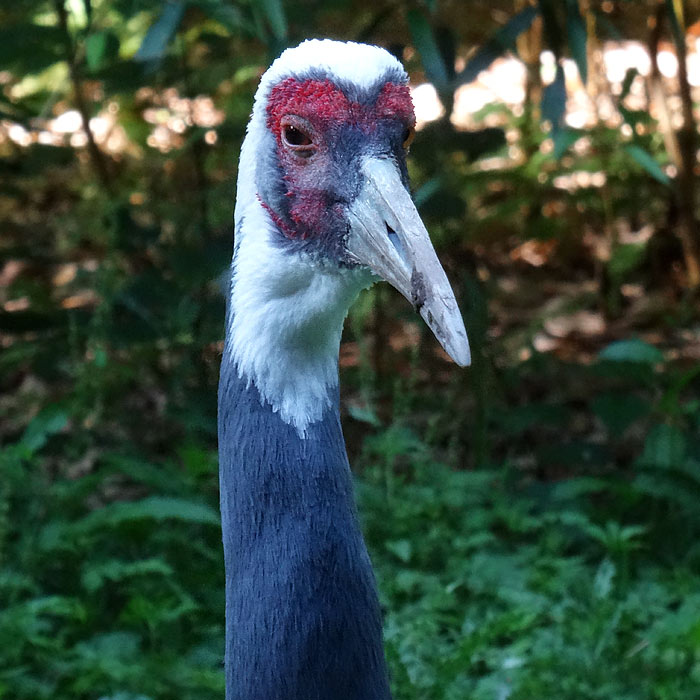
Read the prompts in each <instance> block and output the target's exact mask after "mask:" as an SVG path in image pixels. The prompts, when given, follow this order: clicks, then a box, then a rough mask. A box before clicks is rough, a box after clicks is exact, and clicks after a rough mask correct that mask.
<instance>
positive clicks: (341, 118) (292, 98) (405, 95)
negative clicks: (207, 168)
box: [267, 78, 416, 140]
mask: <svg viewBox="0 0 700 700" xmlns="http://www.w3.org/2000/svg"><path fill="white" fill-rule="evenodd" d="M286 114H296V115H298V116H300V117H303V118H304V119H308V120H309V121H311V122H312V123H314V122H319V121H321V122H322V121H324V120H333V121H336V122H345V123H356V124H364V125H366V126H367V127H368V128H370V129H371V128H372V127H373V125H374V124H376V122H377V120H378V119H397V120H399V121H402V122H404V123H405V124H406V126H409V127H413V126H415V123H416V117H415V114H414V112H413V101H412V100H411V92H410V90H409V89H408V86H407V85H397V84H396V83H385V84H384V86H383V87H382V89H381V92H380V93H379V96H378V97H377V101H376V102H375V103H374V104H373V105H361V104H359V103H358V102H351V101H350V100H349V99H348V98H347V97H346V96H345V94H344V93H343V91H342V90H341V89H340V88H338V87H336V86H335V85H333V83H332V82H331V81H330V80H304V81H301V82H299V81H298V80H297V79H296V78H287V79H286V80H283V81H282V82H281V83H278V84H277V85H275V87H274V88H272V90H271V91H270V96H269V97H268V99H267V128H268V129H270V131H272V133H273V134H275V135H276V136H277V139H278V140H279V139H280V129H279V124H280V120H281V119H282V117H283V116H285V115H286Z"/></svg>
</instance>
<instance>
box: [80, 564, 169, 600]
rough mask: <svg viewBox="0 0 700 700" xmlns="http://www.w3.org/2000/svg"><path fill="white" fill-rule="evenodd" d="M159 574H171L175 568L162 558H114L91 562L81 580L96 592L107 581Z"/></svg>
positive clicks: (91, 591)
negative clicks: (126, 559) (132, 559)
mask: <svg viewBox="0 0 700 700" xmlns="http://www.w3.org/2000/svg"><path fill="white" fill-rule="evenodd" d="M149 574H158V575H160V576H171V575H172V574H173V569H172V568H171V567H170V566H169V565H168V564H167V563H166V562H165V561H163V560H162V559H158V558H151V559H142V560H141V561H129V562H127V561H121V560H119V559H112V560H110V561H106V562H100V563H99V564H90V565H88V566H87V567H86V568H85V570H84V571H83V574H82V577H81V580H82V584H83V586H84V587H85V590H86V591H87V592H88V593H94V592H95V591H97V590H99V589H100V588H102V586H103V585H104V584H105V583H106V582H107V581H123V580H124V579H127V578H132V577H133V576H147V575H149Z"/></svg>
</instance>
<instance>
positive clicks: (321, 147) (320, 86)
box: [261, 78, 416, 239]
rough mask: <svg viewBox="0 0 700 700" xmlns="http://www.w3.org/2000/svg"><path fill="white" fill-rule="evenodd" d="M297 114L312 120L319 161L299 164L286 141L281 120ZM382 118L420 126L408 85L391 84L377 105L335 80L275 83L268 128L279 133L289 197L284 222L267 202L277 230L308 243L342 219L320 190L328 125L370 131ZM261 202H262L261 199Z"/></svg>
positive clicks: (276, 137)
mask: <svg viewBox="0 0 700 700" xmlns="http://www.w3.org/2000/svg"><path fill="white" fill-rule="evenodd" d="M287 115H295V116H297V117H301V118H302V119H304V120H306V121H308V123H309V124H310V125H311V127H312V128H313V130H314V132H315V136H316V138H314V142H315V148H316V149H317V151H318V154H317V155H318V156H319V157H320V158H317V159H316V162H314V163H312V162H311V161H309V162H308V163H307V162H304V161H300V160H299V158H297V157H295V156H294V154H292V153H290V152H289V151H288V149H287V148H285V146H284V144H283V142H282V130H283V129H282V127H281V124H280V122H281V120H282V119H283V118H284V117H285V116H287ZM383 120H394V121H398V122H400V123H402V124H403V125H405V127H407V128H413V127H414V126H415V122H416V119H415V115H414V111H413V102H412V100H411V93H410V90H409V89H408V86H406V85H397V84H396V83H392V82H387V83H385V84H384V85H383V87H382V89H381V91H380V92H379V95H378V96H377V99H376V101H375V102H374V104H371V105H365V104H360V103H358V102H352V101H351V100H349V99H348V98H347V96H346V95H345V94H344V93H343V91H342V90H340V88H338V87H336V86H335V85H334V84H333V83H332V82H331V81H330V80H303V81H298V80H297V79H296V78H287V79H286V80H283V81H282V82H280V83H279V84H277V85H275V87H274V88H272V90H271V91H270V95H269V97H268V101H267V128H268V129H270V131H271V132H272V133H273V134H274V135H275V139H276V141H277V149H278V153H279V157H280V162H281V164H282V166H283V168H284V170H285V175H284V179H285V182H286V186H287V191H286V193H285V195H286V196H287V197H289V198H290V200H291V201H290V208H289V218H290V221H287V220H285V219H284V218H283V217H281V216H280V215H279V214H278V213H277V212H275V211H273V209H272V207H270V206H269V205H268V204H267V203H265V202H262V204H263V206H264V207H265V209H266V210H267V211H268V213H269V214H270V216H271V218H272V220H273V222H274V223H275V225H276V226H277V227H278V229H279V230H280V231H281V232H282V233H283V234H284V235H285V236H286V237H288V238H296V239H306V238H308V237H309V236H311V235H312V233H313V232H314V231H318V230H320V229H321V228H322V226H323V222H324V221H326V222H327V221H328V218H329V217H336V218H337V217H340V216H342V210H341V209H340V207H339V206H338V205H335V206H334V205H330V206H329V202H328V200H327V197H326V194H325V193H324V191H323V190H320V189H318V185H317V183H318V168H322V167H323V154H324V151H325V149H326V144H325V142H324V139H323V134H324V131H325V129H326V128H327V126H328V124H330V123H334V124H353V125H356V126H359V127H360V128H361V129H363V130H364V131H366V132H367V133H370V132H371V131H372V130H374V129H376V128H377V124H378V122H380V121H383ZM261 201H262V200H261Z"/></svg>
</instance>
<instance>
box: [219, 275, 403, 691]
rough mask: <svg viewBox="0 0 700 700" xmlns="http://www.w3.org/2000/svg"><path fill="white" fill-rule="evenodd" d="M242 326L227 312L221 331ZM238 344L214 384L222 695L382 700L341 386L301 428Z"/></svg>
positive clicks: (379, 652)
mask: <svg viewBox="0 0 700 700" xmlns="http://www.w3.org/2000/svg"><path fill="white" fill-rule="evenodd" d="M239 269H240V268H239ZM237 292H238V290H237V288H236V285H235V284H234V290H233V303H232V305H231V310H230V314H234V315H235V314H237V313H238V314H244V313H245V308H246V307H245V304H241V303H239V304H236V301H237V300H236V294H237ZM273 306H274V305H273ZM268 312H270V313H272V314H273V315H274V314H275V310H274V308H270V307H269V306H268ZM343 316H344V313H343ZM243 321H244V319H243V318H241V317H239V318H231V317H230V318H229V320H228V328H229V329H231V328H233V327H235V326H236V324H238V326H239V327H243V325H244V324H243ZM340 323H342V317H341V319H340ZM334 332H335V331H334ZM337 333H338V337H339V330H337ZM333 342H337V341H333ZM237 347H238V346H237V344H236V343H234V342H233V341H232V335H231V333H228V334H227V347H226V349H225V352H224V358H223V362H222V368H221V379H220V384H219V462H220V485H221V515H222V529H223V542H224V556H225V565H226V698H227V700H334V699H336V698H338V699H342V700H389V699H390V692H389V685H388V678H387V670H386V664H385V660H384V652H383V648H382V632H381V615H380V609H379V603H378V599H377V592H376V585H375V581H374V575H373V573H372V568H371V564H370V561H369V556H368V554H367V550H366V548H365V544H364V541H363V539H362V534H361V532H360V528H359V525H358V521H357V515H356V511H355V505H354V501H353V489H352V477H351V474H350V469H349V466H348V461H347V456H346V452H345V445H344V441H343V435H342V430H341V427H340V419H339V411H338V391H337V381H336V382H332V383H331V384H330V385H328V386H327V387H326V389H325V390H324V391H325V395H324V396H323V397H322V398H323V401H322V403H321V410H320V412H319V413H318V417H317V418H315V419H314V420H311V421H308V422H306V423H305V424H304V426H303V430H300V429H299V425H295V424H294V423H293V422H291V421H289V420H285V419H284V418H283V416H282V410H281V407H280V406H281V405H280V404H278V405H275V403H274V399H273V401H270V400H269V398H266V393H265V392H264V391H261V390H260V388H259V386H258V383H259V382H260V383H263V384H264V383H265V382H266V381H267V382H268V386H269V377H262V378H260V377H258V376H256V375H255V374H251V373H248V374H246V373H242V372H241V365H242V364H244V363H241V362H239V359H238V355H237ZM270 352H271V353H272V354H274V355H275V356H276V358H277V362H278V363H279V368H278V369H279V370H281V371H282V372H287V373H288V374H290V375H291V374H293V373H294V371H295V368H294V362H295V358H296V353H295V352H289V351H288V350H287V349H286V346H285V342H284V340H283V341H282V342H278V343H277V345H275V346H273V347H271V348H270ZM335 353H336V354H335V358H334V360H333V372H334V373H336V376H337V348H336V351H335ZM254 366H255V365H254V363H252V364H251V363H249V365H248V367H254ZM262 366H265V365H264V363H263V365H262ZM304 371H308V367H307V368H305V369H304ZM241 374H242V375H243V376H241ZM285 417H286V418H287V419H288V416H285Z"/></svg>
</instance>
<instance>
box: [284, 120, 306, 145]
mask: <svg viewBox="0 0 700 700" xmlns="http://www.w3.org/2000/svg"><path fill="white" fill-rule="evenodd" d="M284 140H285V141H286V143H287V145H289V146H310V145H311V143H312V141H311V138H310V136H309V135H308V134H305V133H304V132H303V131H302V130H301V129H297V128H296V127H295V126H292V125H291V124H288V125H287V126H285V127H284Z"/></svg>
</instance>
